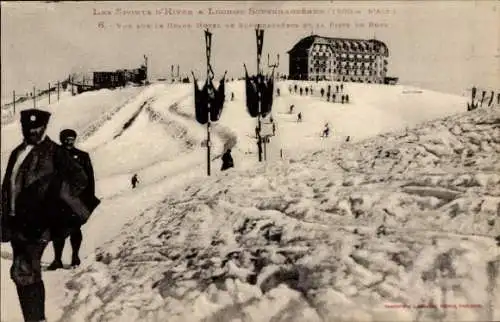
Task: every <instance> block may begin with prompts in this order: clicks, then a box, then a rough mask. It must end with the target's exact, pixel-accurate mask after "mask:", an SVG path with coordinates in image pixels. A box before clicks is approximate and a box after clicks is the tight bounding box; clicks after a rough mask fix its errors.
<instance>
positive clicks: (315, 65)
mask: <svg viewBox="0 0 500 322" xmlns="http://www.w3.org/2000/svg"><path fill="white" fill-rule="evenodd" d="M288 55H289V79H295V80H331V81H346V82H364V83H384V82H385V81H386V74H387V65H388V61H387V60H388V57H389V49H388V48H387V45H386V44H385V43H383V42H382V41H380V40H376V39H368V40H364V39H348V38H330V37H322V36H318V35H311V36H308V37H305V38H303V39H301V40H300V41H299V42H297V43H296V44H295V46H293V48H292V49H290V50H289V51H288Z"/></svg>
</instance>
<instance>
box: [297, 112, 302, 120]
mask: <svg viewBox="0 0 500 322" xmlns="http://www.w3.org/2000/svg"><path fill="white" fill-rule="evenodd" d="M297 122H302V112H299V114H297Z"/></svg>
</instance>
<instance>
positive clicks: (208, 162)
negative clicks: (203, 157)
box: [207, 102, 211, 176]
mask: <svg viewBox="0 0 500 322" xmlns="http://www.w3.org/2000/svg"><path fill="white" fill-rule="evenodd" d="M207 106H208V122H207V175H208V176H210V168H211V167H210V102H208V104H207Z"/></svg>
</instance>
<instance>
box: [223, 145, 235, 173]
mask: <svg viewBox="0 0 500 322" xmlns="http://www.w3.org/2000/svg"><path fill="white" fill-rule="evenodd" d="M233 167H234V160H233V157H232V156H231V149H227V150H226V152H225V153H224V154H223V155H222V167H221V169H220V170H221V171H225V170H227V169H229V168H233Z"/></svg>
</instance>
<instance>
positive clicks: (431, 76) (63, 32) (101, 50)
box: [1, 1, 500, 97]
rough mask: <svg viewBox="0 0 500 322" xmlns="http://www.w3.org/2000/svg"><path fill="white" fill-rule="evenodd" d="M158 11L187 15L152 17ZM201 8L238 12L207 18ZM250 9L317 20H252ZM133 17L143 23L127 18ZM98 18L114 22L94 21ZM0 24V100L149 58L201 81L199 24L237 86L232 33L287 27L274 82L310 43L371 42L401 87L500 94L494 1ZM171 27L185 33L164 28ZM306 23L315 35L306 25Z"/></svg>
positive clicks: (71, 13)
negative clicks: (302, 43) (305, 41)
mask: <svg viewBox="0 0 500 322" xmlns="http://www.w3.org/2000/svg"><path fill="white" fill-rule="evenodd" d="M162 8H164V9H168V8H172V9H183V10H185V11H184V13H187V14H183V15H168V14H164V13H165V11H157V9H162ZM208 8H212V11H214V10H216V9H217V10H240V11H239V12H236V13H230V12H229V13H228V12H226V14H219V15H209V11H208ZM250 8H254V9H285V10H286V9H294V10H297V9H302V8H304V9H307V10H312V9H316V10H320V11H321V10H322V11H323V12H324V13H323V14H314V13H310V14H299V13H297V12H296V11H293V12H288V13H287V12H286V11H284V12H281V13H280V14H276V13H274V14H265V13H260V14H250ZM117 9H119V10H117ZM137 9H140V10H145V12H144V14H140V15H137V12H135V15H132V14H131V10H137ZM148 10H149V12H148ZM200 10H202V11H203V13H200ZM373 10H375V11H373ZM190 11H191V14H189V12H190ZM104 12H108V13H109V12H111V13H112V14H111V15H102V14H99V15H97V14H96V13H104ZM125 13H128V14H125ZM148 13H151V15H149V14H148ZM158 13H161V14H158ZM1 18H2V19H1V24H2V25H1V27H2V28H1V36H2V40H1V41H2V49H1V54H2V57H1V59H2V75H1V76H2V78H1V81H2V96H3V97H4V96H9V95H11V93H12V90H16V91H18V92H26V91H29V90H31V88H32V87H33V85H36V86H37V87H46V86H47V83H48V82H55V81H57V80H61V79H63V78H64V77H65V76H67V75H68V74H69V73H70V72H74V71H93V70H102V69H104V70H114V69H119V68H132V67H138V66H139V64H140V63H141V62H142V57H143V54H146V55H148V56H149V58H150V77H151V78H158V77H168V76H169V75H170V68H171V67H170V66H171V65H172V64H174V65H177V64H179V65H180V71H181V75H187V74H188V73H190V71H191V70H194V71H195V73H196V74H197V76H199V77H202V78H204V77H205V68H206V67H205V62H206V57H205V40H204V35H203V29H202V28H198V27H197V23H209V24H219V26H220V28H217V27H213V28H211V31H212V32H213V39H212V44H213V48H212V65H213V68H214V71H215V74H216V75H222V73H223V72H224V71H225V70H228V74H229V75H230V76H234V77H237V76H240V75H241V74H242V73H243V63H246V64H247V66H248V68H249V70H250V71H251V72H254V71H255V68H256V67H255V65H256V63H255V61H256V44H255V31H254V29H253V28H239V27H238V24H239V23H275V24H278V23H287V24H291V25H298V28H297V27H292V28H283V27H279V28H278V27H273V28H268V29H266V31H265V35H264V54H267V53H268V52H269V53H271V54H272V56H271V57H276V56H275V55H276V54H278V53H279V54H280V66H279V71H280V72H286V73H288V55H287V54H286V52H287V50H289V49H290V48H291V47H292V46H293V45H294V44H295V43H296V42H297V41H298V40H300V39H301V38H302V37H305V36H307V35H310V34H311V33H315V34H318V35H323V36H330V37H349V38H363V39H368V38H372V37H376V38H377V39H379V40H382V41H384V42H385V43H386V44H387V45H388V47H389V52H390V58H389V74H390V75H391V76H397V77H399V78H400V81H401V82H402V83H405V84H413V85H419V86H422V87H424V88H429V89H435V90H439V91H445V92H453V93H458V94H461V93H463V92H464V90H465V89H466V88H467V87H469V86H470V85H471V84H478V85H479V86H484V87H490V88H495V89H500V80H499V71H500V24H499V22H500V6H499V4H498V2H496V1H456V2H455V1H432V2H431V1H421V2H420V1H410V2H399V1H379V2H378V1H365V2H361V1H359V2H356V1H354V2H347V1H346V2H343V1H315V2H314V1H286V2H278V1H276V2H271V1H266V2H244V1H241V2H236V1H235V2H230V1H226V2H215V1H213V2H208V1H207V2H191V1H182V2H62V3H43V2H28V3H26V2H25V3H16V2H7V3H5V2H2V11H1ZM99 22H103V25H104V28H100V27H99ZM168 23H171V24H173V23H176V24H191V28H169V26H167V24H168ZM226 23H234V24H235V28H234V29H231V28H228V27H226ZM308 23H309V24H311V25H312V26H311V25H304V24H308ZM359 23H364V27H362V26H360V25H359ZM370 23H372V24H370ZM373 23H376V24H377V26H376V27H375V26H374V25H373ZM117 24H121V25H122V28H119V27H118V25H117ZM138 24H150V27H151V29H138V28H137V25H138ZM316 24H318V25H316ZM124 25H130V26H131V28H128V29H125V28H123V26H124ZM161 25H163V28H160V26H161ZM101 26H102V25H101ZM266 60H267V59H266ZM264 63H267V61H264Z"/></svg>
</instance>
